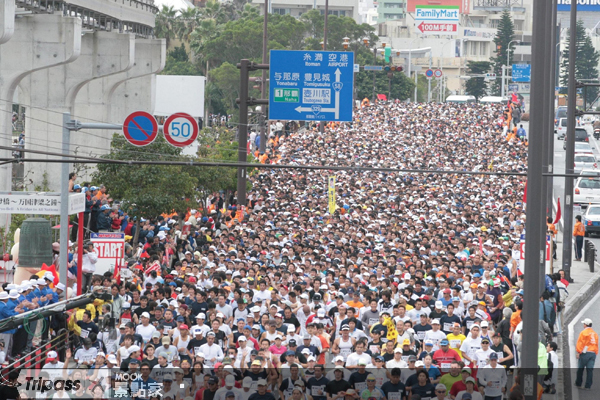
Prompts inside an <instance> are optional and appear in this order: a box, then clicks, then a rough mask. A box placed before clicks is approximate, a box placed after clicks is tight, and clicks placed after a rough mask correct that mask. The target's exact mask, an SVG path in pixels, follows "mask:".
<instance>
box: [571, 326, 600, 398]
mask: <svg viewBox="0 0 600 400" xmlns="http://www.w3.org/2000/svg"><path fill="white" fill-rule="evenodd" d="M581 323H582V324H583V331H582V332H581V333H580V334H579V337H578V338H577V345H576V346H575V351H576V352H577V353H576V357H577V360H578V365H577V379H575V386H577V387H578V388H580V389H581V385H582V383H583V370H584V369H586V368H587V375H586V379H585V390H590V388H591V387H592V378H593V377H594V364H595V362H596V356H597V355H598V334H597V333H596V332H594V330H593V329H592V320H591V319H589V318H586V319H584V320H583V321H581Z"/></svg>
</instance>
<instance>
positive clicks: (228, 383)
mask: <svg viewBox="0 0 600 400" xmlns="http://www.w3.org/2000/svg"><path fill="white" fill-rule="evenodd" d="M233 385H235V377H234V376H233V375H227V376H226V377H225V386H233Z"/></svg>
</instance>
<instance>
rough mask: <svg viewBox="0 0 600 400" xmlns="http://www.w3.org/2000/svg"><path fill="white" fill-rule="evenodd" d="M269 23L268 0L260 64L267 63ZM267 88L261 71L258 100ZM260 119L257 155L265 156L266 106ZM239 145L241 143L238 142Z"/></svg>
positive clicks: (263, 73)
mask: <svg viewBox="0 0 600 400" xmlns="http://www.w3.org/2000/svg"><path fill="white" fill-rule="evenodd" d="M268 21H269V0H265V16H264V20H263V47H262V51H263V54H262V63H263V64H266V63H267V40H268V39H267V29H268ZM266 88H267V70H264V69H263V70H262V81H261V82H260V98H261V99H264V98H265V91H266ZM260 111H261V113H262V118H260V119H259V123H260V147H259V149H258V152H259V154H265V151H266V149H267V133H266V126H265V124H266V121H268V114H267V106H262V107H261V110H260ZM240 143H241V142H240Z"/></svg>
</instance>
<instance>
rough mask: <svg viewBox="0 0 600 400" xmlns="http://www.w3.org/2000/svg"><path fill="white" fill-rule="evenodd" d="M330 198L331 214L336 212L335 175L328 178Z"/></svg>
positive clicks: (329, 208)
mask: <svg viewBox="0 0 600 400" xmlns="http://www.w3.org/2000/svg"><path fill="white" fill-rule="evenodd" d="M327 186H328V188H327V189H328V190H327V192H328V198H329V207H328V211H329V214H333V213H334V212H335V175H334V176H330V177H329V179H328V185H327Z"/></svg>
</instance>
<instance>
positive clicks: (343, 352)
mask: <svg viewBox="0 0 600 400" xmlns="http://www.w3.org/2000/svg"><path fill="white" fill-rule="evenodd" d="M350 354H352V350H350V349H341V350H340V356H342V357H344V360H346V358H348V356H349V355H350Z"/></svg>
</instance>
